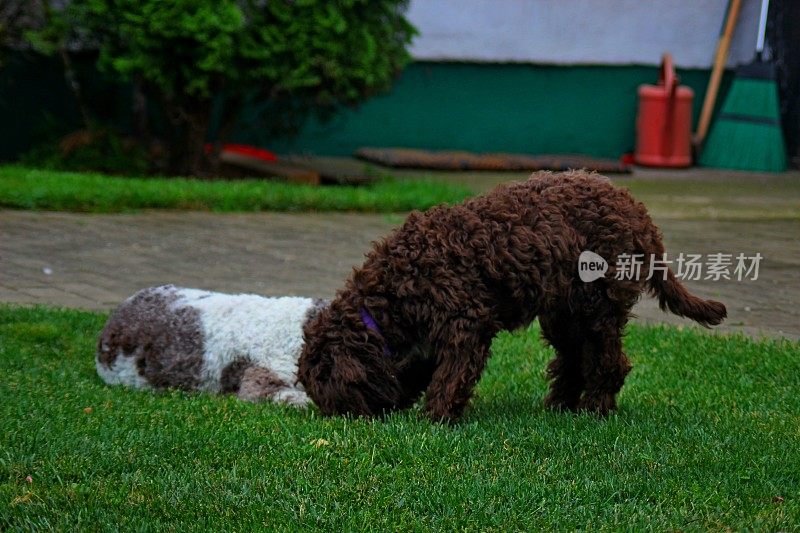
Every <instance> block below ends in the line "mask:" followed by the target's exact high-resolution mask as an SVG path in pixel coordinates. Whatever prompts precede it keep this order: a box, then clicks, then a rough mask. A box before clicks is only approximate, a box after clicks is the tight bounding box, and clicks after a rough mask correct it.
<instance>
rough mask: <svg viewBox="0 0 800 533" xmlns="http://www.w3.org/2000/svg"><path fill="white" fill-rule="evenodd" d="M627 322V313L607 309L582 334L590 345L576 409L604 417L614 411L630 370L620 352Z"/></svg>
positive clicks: (584, 364)
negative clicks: (582, 391) (582, 390)
mask: <svg viewBox="0 0 800 533" xmlns="http://www.w3.org/2000/svg"><path fill="white" fill-rule="evenodd" d="M627 319H628V314H627V312H625V313H621V312H620V310H619V309H618V308H617V307H614V306H609V308H607V309H606V310H605V312H600V313H598V314H597V315H596V316H595V317H593V319H592V320H591V322H590V323H589V324H588V326H589V327H588V328H587V330H586V332H585V335H586V337H587V339H588V342H589V345H588V346H587V350H586V352H584V358H583V377H584V380H585V385H586V387H585V388H586V390H585V391H584V393H583V397H582V398H581V401H580V402H579V403H578V409H581V410H585V411H590V412H594V413H597V414H599V415H601V416H605V415H607V414H608V413H609V412H610V411H613V410H615V409H616V408H617V399H616V396H617V393H618V392H619V390H620V389H621V388H622V384H623V383H624V382H625V376H627V375H628V372H630V370H631V363H630V361H629V360H628V358H627V357H626V356H625V354H624V353H623V352H622V331H623V329H624V327H625V323H626V322H627Z"/></svg>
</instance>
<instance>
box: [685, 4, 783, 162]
mask: <svg viewBox="0 0 800 533" xmlns="http://www.w3.org/2000/svg"><path fill="white" fill-rule="evenodd" d="M768 9H769V0H762V1H761V16H760V17H759V22H758V40H757V42H756V58H755V60H754V61H753V62H752V63H750V64H748V65H742V66H740V67H739V68H738V69H737V70H736V77H735V78H734V80H733V83H732V84H731V88H730V91H729V92H728V96H727V97H726V98H725V103H724V104H723V106H722V112H721V113H720V115H719V117H718V118H717V121H716V122H715V124H714V126H713V128H712V130H711V134H710V135H709V137H708V141H707V142H706V145H705V147H704V148H703V152H702V154H701V156H700V164H701V165H703V166H705V167H718V168H730V169H737V170H757V171H767V172H781V171H783V170H786V150H785V147H784V143H783V133H782V132H781V123H780V111H779V109H778V87H777V84H776V83H775V67H774V65H773V64H772V63H770V62H766V61H764V59H763V52H764V34H765V33H766V28H767V11H768Z"/></svg>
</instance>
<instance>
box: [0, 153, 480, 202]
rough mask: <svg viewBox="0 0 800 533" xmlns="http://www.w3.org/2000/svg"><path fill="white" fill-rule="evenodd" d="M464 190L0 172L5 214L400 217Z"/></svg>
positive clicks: (457, 197) (425, 184) (405, 184)
mask: <svg viewBox="0 0 800 533" xmlns="http://www.w3.org/2000/svg"><path fill="white" fill-rule="evenodd" d="M471 194H472V193H471V191H470V190H469V189H468V188H467V187H465V186H463V185H458V184H448V183H436V182H433V181H430V180H419V181H417V180H415V181H398V180H393V179H389V178H385V179H382V180H379V181H377V182H376V183H374V184H372V185H368V186H361V187H356V186H323V187H313V186H309V185H298V184H291V183H282V182H276V181H266V180H234V181H209V180H194V179H184V178H125V177H112V176H105V175H102V174H92V173H82V172H60V171H55V170H37V169H32V168H27V167H21V166H14V165H4V166H3V165H0V207H7V208H13V209H40V210H53V211H79V212H99V213H113V212H120V211H135V210H139V209H151V208H166V209H201V210H212V211H363V212H396V211H410V210H412V209H427V208H428V207H431V206H433V205H436V204H440V203H443V202H444V203H457V202H460V201H461V200H463V199H464V198H466V197H467V196H470V195H471Z"/></svg>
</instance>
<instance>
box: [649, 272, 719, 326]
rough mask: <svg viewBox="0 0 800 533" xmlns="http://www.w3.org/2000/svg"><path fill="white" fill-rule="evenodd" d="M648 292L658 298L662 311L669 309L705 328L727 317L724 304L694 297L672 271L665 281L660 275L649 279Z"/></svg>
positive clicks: (668, 273)
mask: <svg viewBox="0 0 800 533" xmlns="http://www.w3.org/2000/svg"><path fill="white" fill-rule="evenodd" d="M650 290H651V292H652V293H653V294H654V295H656V296H658V306H659V307H660V308H661V310H662V311H666V310H667V309H669V310H670V312H672V313H674V314H676V315H678V316H685V317H686V318H691V319H692V320H694V321H695V322H697V323H698V324H701V325H703V326H705V327H709V326H716V325H717V324H719V323H720V322H722V320H723V319H724V318H725V317H726V316H728V312H727V310H726V309H725V304H723V303H722V302H715V301H714V300H703V299H702V298H698V297H697V296H694V295H693V294H691V293H690V292H689V291H687V290H686V287H684V286H683V285H681V282H680V281H678V278H676V277H675V274H674V273H673V272H672V270H668V271H667V276H666V279H665V278H664V277H663V276H660V275H654V276H653V277H652V278H650Z"/></svg>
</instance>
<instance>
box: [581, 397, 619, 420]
mask: <svg viewBox="0 0 800 533" xmlns="http://www.w3.org/2000/svg"><path fill="white" fill-rule="evenodd" d="M578 410H579V411H585V412H588V413H594V414H596V415H598V416H601V417H606V416H608V415H609V414H610V413H612V412H613V411H616V410H617V400H616V398H614V396H613V395H611V394H598V395H585V396H584V397H583V398H581V401H580V402H579V403H578Z"/></svg>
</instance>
